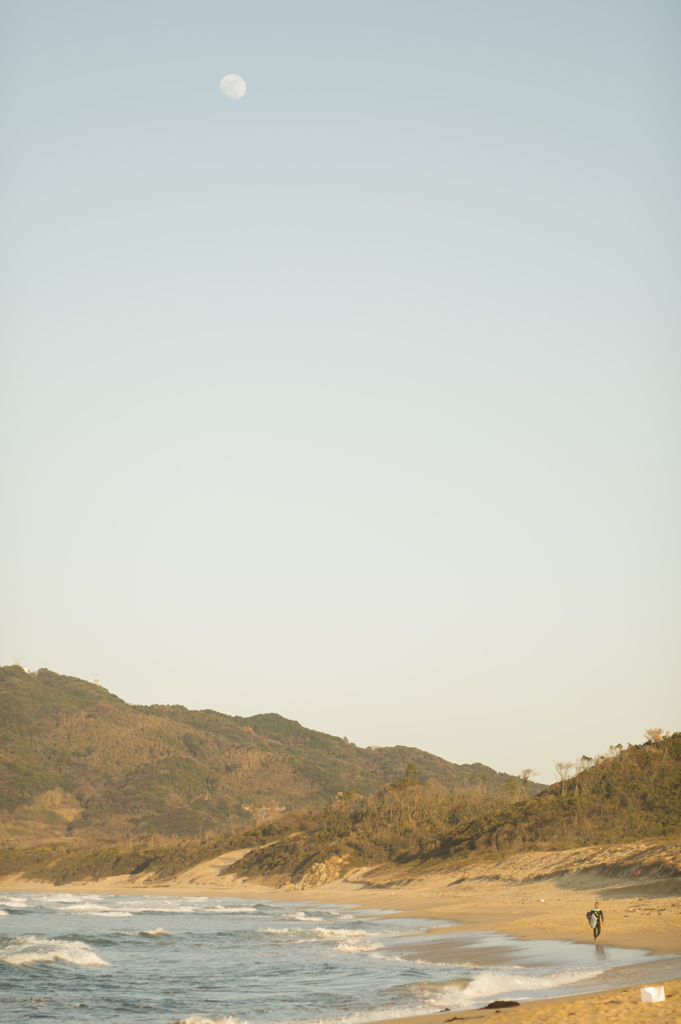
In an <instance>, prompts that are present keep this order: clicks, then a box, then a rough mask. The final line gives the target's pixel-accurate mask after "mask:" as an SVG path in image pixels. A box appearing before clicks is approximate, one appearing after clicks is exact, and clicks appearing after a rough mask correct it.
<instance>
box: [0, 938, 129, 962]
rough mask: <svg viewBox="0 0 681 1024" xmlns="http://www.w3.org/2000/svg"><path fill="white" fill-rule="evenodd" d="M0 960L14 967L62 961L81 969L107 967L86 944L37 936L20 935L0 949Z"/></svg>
mask: <svg viewBox="0 0 681 1024" xmlns="http://www.w3.org/2000/svg"><path fill="white" fill-rule="evenodd" d="M0 960H2V961H3V962H4V963H6V964H13V965H14V966H15V967H22V966H23V965H24V964H35V963H41V962H44V963H53V962H54V961H55V960H63V961H64V962H65V963H67V964H79V965H80V966H81V967H97V966H104V967H108V966H109V964H108V963H107V961H106V960H102V958H101V957H100V956H98V955H97V953H95V951H94V949H92V948H91V947H90V946H88V944H87V943H86V942H79V941H72V940H67V939H41V938H39V937H38V936H37V935H22V936H21V938H18V939H12V941H11V942H9V943H8V944H7V945H6V946H3V947H2V948H0Z"/></svg>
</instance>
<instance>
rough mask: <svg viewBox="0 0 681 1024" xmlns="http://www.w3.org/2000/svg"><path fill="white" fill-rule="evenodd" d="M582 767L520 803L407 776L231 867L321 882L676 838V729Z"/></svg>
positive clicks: (679, 763)
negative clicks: (392, 868) (388, 868)
mask: <svg viewBox="0 0 681 1024" xmlns="http://www.w3.org/2000/svg"><path fill="white" fill-rule="evenodd" d="M581 764H582V766H583V767H582V768H581V771H579V772H578V773H577V774H576V775H575V776H574V777H573V778H572V779H565V781H563V782H559V783H557V784H556V785H553V786H549V787H547V788H546V789H544V790H543V791H542V792H540V793H538V794H536V795H533V796H530V797H528V798H526V799H523V798H522V796H521V797H520V798H519V795H518V794H517V793H516V794H512V793H509V792H508V791H507V792H500V791H499V790H496V791H491V792H488V793H485V792H477V793H475V792H470V793H447V792H446V791H444V790H443V789H441V788H440V787H438V786H437V785H433V784H432V783H430V784H426V785H419V784H418V782H417V780H416V779H415V778H412V779H410V778H408V777H405V778H404V779H403V780H401V782H398V783H397V784H392V785H391V786H388V787H386V788H385V789H383V790H382V791H380V792H379V793H377V794H375V795H373V796H371V797H369V798H368V799H356V800H355V801H354V802H350V801H349V800H345V801H341V800H337V801H335V802H334V803H333V804H331V805H329V806H327V807H325V808H324V809H323V810H320V811H318V812H317V813H316V814H315V815H314V816H311V817H310V818H309V819H308V821H307V822H306V823H305V828H304V830H303V831H300V832H298V833H297V834H292V835H289V836H285V837H282V838H281V839H280V840H279V841H278V842H276V843H274V844H272V845H269V846H266V847H261V848H259V849H255V850H252V852H250V853H249V854H247V856H245V857H244V858H243V859H242V860H241V861H240V862H239V863H238V865H236V870H237V872H238V873H239V874H242V875H246V876H250V877H252V878H257V877H266V878H267V879H268V880H270V881H272V882H277V883H279V884H284V883H289V882H290V883H293V884H306V885H309V884H310V882H311V880H313V879H314V877H315V872H316V873H317V875H320V873H321V875H322V876H323V877H325V878H326V877H328V876H329V873H330V872H331V874H335V875H338V874H343V873H344V872H346V871H348V870H350V869H351V868H354V867H359V866H364V865H379V864H380V865H386V864H393V865H401V866H402V867H403V868H404V869H405V870H406V871H408V872H413V871H422V870H425V869H429V868H433V869H438V870H440V869H441V868H442V867H443V866H444V863H445V862H446V863H447V864H448V865H453V864H455V863H457V862H461V861H467V860H469V859H470V858H480V857H488V856H490V855H491V856H493V857H494V858H495V859H498V858H499V857H500V856H501V857H504V856H506V855H507V854H509V853H517V852H521V851H529V850H542V851H555V850H567V849H571V848H575V847H583V846H587V845H589V846H592V845H596V844H600V845H608V844H613V843H622V842H628V841H634V840H641V839H648V838H658V837H670V836H678V835H679V833H680V832H681V733H675V734H674V735H673V736H670V737H667V738H664V739H660V740H659V741H658V742H652V741H651V742H648V743H645V744H642V745H640V746H631V747H629V748H628V749H627V750H623V749H621V748H611V752H610V754H609V755H607V756H603V757H596V758H594V759H591V758H583V759H582V762H581ZM244 845H246V844H245V843H244Z"/></svg>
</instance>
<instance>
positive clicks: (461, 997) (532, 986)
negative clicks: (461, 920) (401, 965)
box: [417, 970, 603, 1010]
mask: <svg viewBox="0 0 681 1024" xmlns="http://www.w3.org/2000/svg"><path fill="white" fill-rule="evenodd" d="M602 973H603V972H602V971H556V972H554V973H552V974H544V975H541V976H537V975H532V974H527V973H522V974H512V973H511V972H510V971H487V970H485V971H480V973H479V974H477V975H476V977H474V978H472V979H471V980H470V981H469V982H468V983H467V984H466V983H465V981H463V980H462V979H455V980H453V981H451V982H444V983H443V982H441V983H439V984H437V983H435V984H433V983H432V982H431V983H429V982H425V983H423V984H422V985H420V986H417V987H420V988H422V989H423V990H425V991H429V992H431V993H432V994H431V996H430V998H428V999H426V1002H427V1003H429V1004H430V1005H432V1006H443V1005H445V1004H447V1006H451V1007H452V1009H455V1010H463V1009H468V1008H470V1007H472V1006H475V1005H476V1004H479V1003H482V1002H485V1001H487V1000H490V999H496V998H499V997H500V996H504V995H507V994H512V993H513V994H516V995H517V994H522V993H525V992H527V993H530V992H540V991H546V990H547V989H556V988H562V987H563V986H564V985H570V984H573V983H574V982H577V981H583V980H586V979H589V978H596V977H598V975H599V974H602ZM434 990H437V992H436V993H435V992H434ZM528 998H529V996H528Z"/></svg>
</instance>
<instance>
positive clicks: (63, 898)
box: [40, 892, 103, 903]
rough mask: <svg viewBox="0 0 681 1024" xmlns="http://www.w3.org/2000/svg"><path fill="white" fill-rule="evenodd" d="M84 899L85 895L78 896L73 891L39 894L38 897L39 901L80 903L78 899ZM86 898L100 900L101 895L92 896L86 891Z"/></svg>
mask: <svg viewBox="0 0 681 1024" xmlns="http://www.w3.org/2000/svg"><path fill="white" fill-rule="evenodd" d="M84 899H86V897H85V896H78V895H76V894H75V893H72V892H65V893H59V895H52V894H51V895H48V896H41V897H40V902H41V903H80V901H81V900H84ZM87 899H89V900H102V899H103V897H102V896H93V895H92V894H91V893H88V895H87Z"/></svg>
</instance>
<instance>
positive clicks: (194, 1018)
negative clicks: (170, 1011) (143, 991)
mask: <svg viewBox="0 0 681 1024" xmlns="http://www.w3.org/2000/svg"><path fill="white" fill-rule="evenodd" d="M171 1024H246V1022H245V1021H242V1020H239V1021H237V1018H236V1017H204V1016H203V1014H201V1013H193V1014H192V1015H191V1017H183V1018H182V1020H176V1021H172V1022H171Z"/></svg>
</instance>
